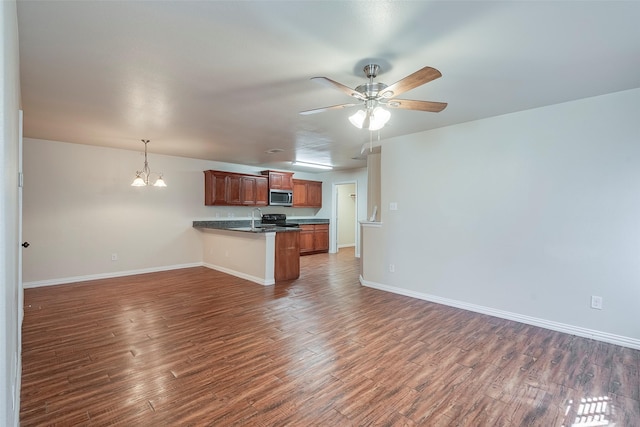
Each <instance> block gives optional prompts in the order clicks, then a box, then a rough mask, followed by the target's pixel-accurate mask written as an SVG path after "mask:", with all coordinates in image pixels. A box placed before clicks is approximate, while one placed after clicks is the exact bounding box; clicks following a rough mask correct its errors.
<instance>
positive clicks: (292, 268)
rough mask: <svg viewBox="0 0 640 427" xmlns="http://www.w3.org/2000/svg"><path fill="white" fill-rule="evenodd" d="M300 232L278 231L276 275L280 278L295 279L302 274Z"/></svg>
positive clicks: (277, 279) (277, 278) (276, 277)
mask: <svg viewBox="0 0 640 427" xmlns="http://www.w3.org/2000/svg"><path fill="white" fill-rule="evenodd" d="M299 234H300V233H299V232H296V231H287V232H279V233H276V254H275V267H274V277H275V279H276V282H277V281H279V280H294V279H297V278H298V277H299V276H300V237H299Z"/></svg>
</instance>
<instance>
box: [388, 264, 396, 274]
mask: <svg viewBox="0 0 640 427" xmlns="http://www.w3.org/2000/svg"><path fill="white" fill-rule="evenodd" d="M389 272H391V273H395V272H396V265H395V264H389Z"/></svg>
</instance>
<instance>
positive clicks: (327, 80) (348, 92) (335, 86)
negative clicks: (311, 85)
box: [311, 77, 366, 101]
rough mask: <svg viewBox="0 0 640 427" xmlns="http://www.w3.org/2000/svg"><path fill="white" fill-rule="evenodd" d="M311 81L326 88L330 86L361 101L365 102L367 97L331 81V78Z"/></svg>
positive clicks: (315, 78)
mask: <svg viewBox="0 0 640 427" xmlns="http://www.w3.org/2000/svg"><path fill="white" fill-rule="evenodd" d="M311 80H313V81H314V82H318V83H320V84H323V85H325V86H329V87H332V88H335V89H338V90H339V91H342V92H344V93H346V94H347V95H349V96H353V97H354V98H358V99H361V100H363V101H364V100H365V99H366V98H365V96H364V95H362V94H361V93H360V92H358V91H355V90H353V89H351V88H350V87H349V86H345V85H343V84H342V83H338V82H337V81H335V80H331V79H330V78H327V77H312V78H311Z"/></svg>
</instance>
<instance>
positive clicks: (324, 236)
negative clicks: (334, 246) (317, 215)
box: [313, 224, 329, 251]
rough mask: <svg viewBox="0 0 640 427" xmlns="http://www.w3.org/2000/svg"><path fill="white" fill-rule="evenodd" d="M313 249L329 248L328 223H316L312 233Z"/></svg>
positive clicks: (326, 249)
mask: <svg viewBox="0 0 640 427" xmlns="http://www.w3.org/2000/svg"><path fill="white" fill-rule="evenodd" d="M313 250H314V251H328V250H329V224H316V225H315V231H314V233H313Z"/></svg>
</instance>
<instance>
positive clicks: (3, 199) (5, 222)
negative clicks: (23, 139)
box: [0, 1, 22, 426]
mask: <svg viewBox="0 0 640 427" xmlns="http://www.w3.org/2000/svg"><path fill="white" fill-rule="evenodd" d="M0 25H1V26H2V27H1V30H0V34H1V37H2V39H3V42H2V48H1V49H2V55H1V56H0V58H2V67H0V81H1V82H2V83H1V84H0V91H1V92H2V93H1V95H2V96H0V99H1V100H2V103H0V117H1V119H0V139H1V141H0V165H2V173H1V174H0V266H1V267H0V271H1V273H0V281H1V283H0V289H2V292H0V318H1V319H2V323H3V327H2V328H0V343H2V344H0V384H1V385H0V424H2V425H5V426H15V425H18V413H19V408H20V372H21V366H22V365H21V362H20V354H21V353H20V342H21V339H20V328H21V325H22V316H21V313H22V310H21V309H20V307H19V305H20V304H19V301H20V300H21V296H20V295H21V293H22V288H21V287H20V283H19V282H20V279H19V271H18V257H19V252H18V251H19V248H20V247H19V239H20V233H19V227H20V225H19V211H18V201H19V190H18V173H19V172H20V164H19V154H18V148H19V137H20V132H19V109H20V89H19V88H20V77H19V69H20V67H19V58H18V23H17V14H16V3H15V1H3V2H1V3H0Z"/></svg>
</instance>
